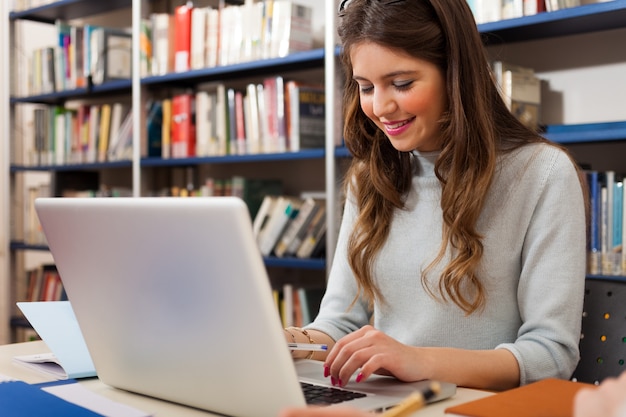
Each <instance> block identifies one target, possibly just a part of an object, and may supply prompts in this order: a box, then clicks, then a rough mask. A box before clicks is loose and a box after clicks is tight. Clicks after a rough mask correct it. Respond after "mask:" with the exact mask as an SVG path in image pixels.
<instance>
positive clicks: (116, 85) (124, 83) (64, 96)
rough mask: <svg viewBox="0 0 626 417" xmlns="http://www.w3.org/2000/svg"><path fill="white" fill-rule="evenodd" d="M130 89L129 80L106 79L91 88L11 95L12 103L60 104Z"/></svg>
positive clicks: (126, 91) (124, 91)
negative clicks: (21, 95)
mask: <svg viewBox="0 0 626 417" xmlns="http://www.w3.org/2000/svg"><path fill="white" fill-rule="evenodd" d="M130 91H131V81H130V80H113V81H107V82H106V83H103V84H100V85H94V86H93V87H91V88H76V89H72V90H64V91H59V92H56V93H47V94H36V95H32V96H25V97H11V99H10V100H11V103H12V104H18V103H32V104H61V103H63V102H65V101H67V100H75V99H81V98H93V97H95V96H102V95H110V94H116V93H119V94H122V93H128V94H130Z"/></svg>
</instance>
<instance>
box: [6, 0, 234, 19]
mask: <svg viewBox="0 0 626 417" xmlns="http://www.w3.org/2000/svg"><path fill="white" fill-rule="evenodd" d="M149 1H155V0H149ZM227 3H230V4H242V3H243V0H228V1H227ZM132 4H133V3H132V0H106V1H103V0H61V1H55V2H52V3H50V4H45V5H43V6H38V7H34V8H32V9H28V10H21V11H19V12H10V13H9V20H20V19H21V20H32V21H35V22H42V23H54V21H55V20H56V19H61V20H72V19H78V18H84V17H88V16H94V15H97V14H100V13H105V12H111V11H114V10H119V9H125V8H130V7H132Z"/></svg>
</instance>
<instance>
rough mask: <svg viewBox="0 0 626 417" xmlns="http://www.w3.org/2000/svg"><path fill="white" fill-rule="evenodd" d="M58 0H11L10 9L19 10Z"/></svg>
mask: <svg viewBox="0 0 626 417" xmlns="http://www.w3.org/2000/svg"><path fill="white" fill-rule="evenodd" d="M55 1H56V0H9V2H10V3H9V10H13V11H16V12H19V11H21V10H28V9H32V8H35V7H39V6H44V5H46V4H50V3H54V2H55Z"/></svg>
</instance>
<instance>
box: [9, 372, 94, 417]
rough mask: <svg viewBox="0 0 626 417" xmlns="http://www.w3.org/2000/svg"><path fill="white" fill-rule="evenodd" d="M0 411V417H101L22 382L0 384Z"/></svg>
mask: <svg viewBox="0 0 626 417" xmlns="http://www.w3.org/2000/svg"><path fill="white" fill-rule="evenodd" d="M0 410H2V412H1V414H2V417H33V416H37V417H58V416H63V417H97V416H100V417H101V414H98V413H95V412H93V411H90V410H88V409H86V408H83V407H79V406H77V405H75V404H72V403H70V402H67V401H65V400H62V399H61V398H59V397H57V396H55V395H52V394H49V393H47V392H46V391H43V390H42V389H41V388H39V387H38V386H36V385H30V384H27V383H25V382H22V381H9V382H0Z"/></svg>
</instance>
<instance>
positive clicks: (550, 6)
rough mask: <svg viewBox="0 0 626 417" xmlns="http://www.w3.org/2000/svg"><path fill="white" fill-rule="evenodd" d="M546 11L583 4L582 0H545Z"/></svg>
mask: <svg viewBox="0 0 626 417" xmlns="http://www.w3.org/2000/svg"><path fill="white" fill-rule="evenodd" d="M545 4H546V11H548V12H555V11H557V10H562V9H568V8H570V7H577V6H580V5H581V0H545Z"/></svg>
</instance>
